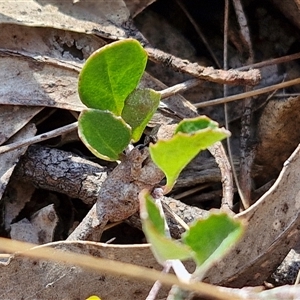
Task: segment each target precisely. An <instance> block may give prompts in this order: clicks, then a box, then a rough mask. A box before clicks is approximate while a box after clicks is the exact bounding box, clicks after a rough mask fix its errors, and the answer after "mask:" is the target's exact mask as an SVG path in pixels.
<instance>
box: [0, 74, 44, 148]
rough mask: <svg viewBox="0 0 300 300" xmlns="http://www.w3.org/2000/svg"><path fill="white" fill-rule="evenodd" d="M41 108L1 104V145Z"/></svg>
mask: <svg viewBox="0 0 300 300" xmlns="http://www.w3.org/2000/svg"><path fill="white" fill-rule="evenodd" d="M0 73H1V70H0ZM0 77H1V75H0ZM2 83H3V81H2ZM0 94H1V88H0ZM41 110H42V108H41V107H22V106H16V105H15V106H12V105H5V106H0V128H1V131H0V145H1V144H3V143H4V142H5V141H7V140H8V139H9V138H10V137H12V136H13V135H14V134H15V133H17V132H18V131H19V130H20V129H22V128H23V127H24V126H25V125H26V124H27V123H28V122H29V121H30V120H31V119H32V118H33V117H34V116H35V115H36V114H37V113H39V112H40V111H41ZM8 125H9V126H8Z"/></svg>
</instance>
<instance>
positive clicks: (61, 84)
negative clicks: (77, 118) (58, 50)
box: [0, 53, 84, 111]
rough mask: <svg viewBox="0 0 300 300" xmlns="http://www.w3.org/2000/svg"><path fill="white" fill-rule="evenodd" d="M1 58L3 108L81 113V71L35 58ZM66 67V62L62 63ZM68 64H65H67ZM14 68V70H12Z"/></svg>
mask: <svg viewBox="0 0 300 300" xmlns="http://www.w3.org/2000/svg"><path fill="white" fill-rule="evenodd" d="M2 54H3V55H4V56H3V55H2V56H1V55H0V64H1V66H2V68H1V69H2V70H5V72H4V71H0V80H1V82H2V83H4V84H3V85H2V86H1V89H0V104H10V105H24V106H50V107H57V108H63V109H70V110H75V111H80V110H82V108H84V105H83V104H82V103H81V101H80V100H79V97H78V93H77V81H78V79H77V78H78V71H76V70H74V68H73V67H71V66H69V68H68V67H67V66H65V65H64V66H62V65H61V64H60V62H61V61H59V60H54V59H53V60H52V61H53V64H49V62H47V61H45V60H44V59H42V61H40V60H39V58H36V57H34V55H33V57H31V55H29V54H28V56H27V55H23V56H20V55H17V56H15V55H8V56H7V55H6V54H5V53H2ZM61 63H63V62H61ZM63 64H64V63H63ZM12 66H13V68H12Z"/></svg>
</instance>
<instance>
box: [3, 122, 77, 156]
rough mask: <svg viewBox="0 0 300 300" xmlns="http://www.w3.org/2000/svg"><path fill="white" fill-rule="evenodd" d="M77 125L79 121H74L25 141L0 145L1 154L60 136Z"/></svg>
mask: <svg viewBox="0 0 300 300" xmlns="http://www.w3.org/2000/svg"><path fill="white" fill-rule="evenodd" d="M77 125H78V122H74V123H71V124H69V125H66V126H62V127H60V128H57V129H54V130H51V131H48V132H46V133H42V134H39V135H36V136H34V137H32V138H29V139H25V140H23V141H19V142H15V143H11V144H9V145H5V146H1V147H0V154H3V153H5V152H8V151H12V150H15V149H18V148H21V147H24V146H29V145H31V144H35V143H39V142H43V141H46V140H49V139H52V138H54V137H57V136H60V135H62V134H65V133H68V132H71V131H73V130H75V129H76V128H77Z"/></svg>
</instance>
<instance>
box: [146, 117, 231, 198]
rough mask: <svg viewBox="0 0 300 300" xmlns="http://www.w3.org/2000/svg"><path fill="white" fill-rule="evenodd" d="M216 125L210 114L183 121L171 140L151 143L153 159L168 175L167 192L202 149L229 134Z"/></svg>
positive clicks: (150, 149)
mask: <svg viewBox="0 0 300 300" xmlns="http://www.w3.org/2000/svg"><path fill="white" fill-rule="evenodd" d="M216 124H217V123H216V122H213V121H211V120H210V119H209V118H207V117H198V118H194V119H187V120H183V121H182V122H180V123H179V125H178V128H179V129H177V130H176V131H175V132H176V134H175V135H174V136H173V137H172V138H171V139H169V140H159V141H158V142H157V143H156V144H154V145H153V144H151V145H150V148H149V151H150V154H151V158H152V160H153V161H154V163H155V164H156V165H157V166H158V167H159V168H160V169H161V170H162V171H163V172H164V173H165V175H166V178H167V184H166V186H165V193H167V192H169V191H170V190H171V189H172V187H173V185H174V184H175V181H176V179H177V177H178V176H179V174H180V172H181V171H182V170H183V169H184V167H185V166H186V165H187V164H188V163H189V162H190V161H191V160H192V159H193V158H194V157H195V156H196V155H197V154H198V153H199V151H200V150H204V149H207V148H208V147H209V146H211V145H213V144H214V143H215V142H218V141H220V140H222V139H224V138H225V137H227V136H229V135H230V133H229V131H227V130H225V129H224V128H218V127H217V126H216ZM197 128H200V129H199V130H198V129H197ZM182 131H184V132H182Z"/></svg>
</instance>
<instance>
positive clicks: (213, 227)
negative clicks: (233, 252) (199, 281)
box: [182, 213, 244, 275]
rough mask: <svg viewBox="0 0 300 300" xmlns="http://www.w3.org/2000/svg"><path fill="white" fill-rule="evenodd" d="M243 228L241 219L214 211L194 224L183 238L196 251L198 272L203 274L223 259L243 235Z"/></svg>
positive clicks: (195, 257)
mask: <svg viewBox="0 0 300 300" xmlns="http://www.w3.org/2000/svg"><path fill="white" fill-rule="evenodd" d="M243 229H244V228H243V226H242V223H241V222H240V221H238V220H235V219H233V218H231V217H229V216H228V215H227V214H225V213H219V214H215V213H214V214H211V215H210V216H209V217H208V218H207V219H204V220H198V221H196V222H195V223H194V224H192V225H191V226H190V229H189V230H188V231H186V232H185V233H184V234H183V235H182V240H183V242H184V243H185V244H186V245H188V246H189V247H190V248H191V249H192V250H193V251H194V253H195V254H194V259H195V261H196V264H197V266H198V268H197V273H198V274H201V275H203V274H204V272H205V271H207V270H208V269H209V268H210V267H211V266H212V265H213V264H214V263H215V262H216V261H217V260H219V259H221V258H222V257H223V256H224V255H225V254H226V253H227V252H228V251H229V249H230V248H231V247H232V246H233V245H234V244H235V243H236V242H237V240H238V239H239V238H240V237H241V235H242V233H243Z"/></svg>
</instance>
